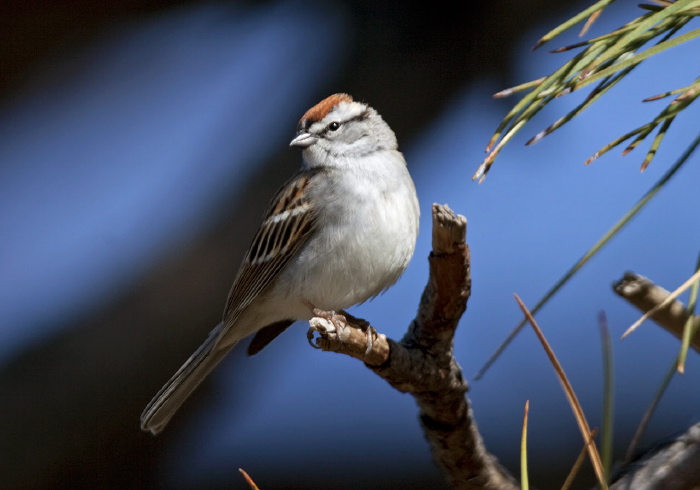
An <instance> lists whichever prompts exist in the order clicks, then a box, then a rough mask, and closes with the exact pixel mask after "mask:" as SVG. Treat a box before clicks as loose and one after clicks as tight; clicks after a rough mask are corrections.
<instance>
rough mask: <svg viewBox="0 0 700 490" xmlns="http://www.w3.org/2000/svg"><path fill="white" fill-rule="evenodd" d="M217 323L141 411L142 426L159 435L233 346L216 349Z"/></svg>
mask: <svg viewBox="0 0 700 490" xmlns="http://www.w3.org/2000/svg"><path fill="white" fill-rule="evenodd" d="M220 327H221V324H219V325H218V326H217V327H216V328H215V329H214V330H212V331H211V333H210V334H209V337H207V340H206V341H205V342H204V343H203V344H202V345H201V346H200V347H199V348H198V349H197V350H196V351H195V353H194V354H192V355H191V356H190V358H189V359H187V361H186V362H185V364H183V365H182V367H181V368H180V369H178V371H177V372H176V373H175V374H174V375H173V377H172V378H170V379H169V380H168V382H167V383H166V384H165V386H163V387H162V388H161V389H160V391H159V392H158V394H156V396H155V397H153V400H151V403H149V404H148V406H147V407H146V409H145V410H144V411H143V413H142V414H141V429H142V430H145V431H151V432H152V433H153V434H158V433H159V432H160V431H161V430H163V428H164V427H165V426H166V425H167V424H168V422H169V421H170V419H171V417H172V416H173V415H174V414H175V412H177V410H178V409H179V408H180V406H181V405H182V404H183V403H184V401H185V400H187V398H188V397H189V396H190V395H191V394H192V392H194V390H195V389H196V388H197V386H199V384H200V383H201V382H202V381H203V380H204V378H206V377H207V375H208V374H209V373H210V372H211V371H212V370H213V369H214V368H215V367H216V365H217V364H219V362H221V360H222V359H223V358H224V356H225V355H226V354H227V353H228V352H229V351H230V350H231V349H232V348H233V347H234V346H235V345H236V342H234V343H233V344H231V345H227V346H226V347H225V348H223V349H216V346H217V340H218V339H219V332H220V330H221V328H220Z"/></svg>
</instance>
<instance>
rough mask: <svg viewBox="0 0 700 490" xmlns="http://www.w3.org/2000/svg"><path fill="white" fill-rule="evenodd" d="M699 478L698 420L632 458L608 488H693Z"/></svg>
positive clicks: (635, 489) (699, 438)
mask: <svg viewBox="0 0 700 490" xmlns="http://www.w3.org/2000/svg"><path fill="white" fill-rule="evenodd" d="M698 482H700V423H697V424H695V425H692V426H690V428H689V429H688V430H687V431H685V432H684V433H683V434H681V435H680V436H678V437H676V438H675V439H672V440H671V441H670V442H667V443H665V444H662V445H660V446H657V447H655V448H654V449H652V450H651V451H649V452H648V453H647V454H645V455H644V456H642V457H641V458H639V459H638V460H637V461H633V462H632V463H630V464H629V465H627V466H626V467H625V468H624V469H623V473H622V474H621V475H620V476H619V478H617V479H616V480H615V483H614V484H613V485H611V486H610V490H631V489H634V490H661V489H664V488H677V489H683V488H687V489H693V488H698V486H697V485H698Z"/></svg>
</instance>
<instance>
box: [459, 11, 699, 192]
mask: <svg viewBox="0 0 700 490" xmlns="http://www.w3.org/2000/svg"><path fill="white" fill-rule="evenodd" d="M614 1H615V0H601V1H599V2H597V3H595V4H594V5H592V6H590V7H589V8H587V9H586V10H584V11H583V12H581V13H579V14H578V15H576V16H574V17H572V18H571V19H569V20H568V21H566V22H565V23H563V24H561V25H560V26H558V27H556V28H555V29H553V30H552V31H550V32H548V33H547V34H545V35H544V36H543V37H542V38H541V39H540V40H539V41H537V43H536V44H535V46H534V47H533V49H537V48H539V47H540V46H542V45H543V44H545V43H547V42H549V41H550V40H552V39H553V38H554V37H556V36H558V35H559V34H561V33H562V32H564V31H566V30H568V29H570V28H571V27H573V26H574V25H576V24H578V23H580V22H582V21H584V20H586V19H588V21H587V22H586V23H585V25H584V27H583V29H582V33H581V35H583V33H585V32H586V31H587V30H588V28H589V27H590V25H591V24H592V23H593V21H595V19H596V18H597V17H598V16H599V15H600V13H601V12H602V11H603V9H604V8H605V7H607V6H608V5H610V4H611V3H613V2H614ZM656 3H658V5H644V4H643V5H640V8H641V9H643V10H644V11H645V12H646V13H644V14H643V15H641V16H639V17H637V18H636V19H634V20H632V21H631V22H628V23H627V24H625V25H624V26H622V27H620V28H618V29H616V30H614V31H612V32H609V33H607V34H604V35H602V36H598V37H596V38H593V39H589V40H587V41H583V42H580V43H577V44H573V45H570V46H565V47H563V48H558V49H555V50H554V51H553V52H554V53H560V52H565V51H569V50H572V49H577V48H583V47H585V49H583V50H582V51H581V52H579V53H578V54H576V55H575V56H574V57H573V58H571V59H570V60H569V61H567V62H566V63H564V64H563V65H562V66H561V67H560V68H558V69H557V70H556V71H554V73H552V74H551V75H549V76H546V77H542V78H539V79H537V80H533V81H531V82H527V83H524V84H521V85H518V86H516V87H513V88H510V89H507V90H504V91H501V92H499V93H497V94H495V95H494V97H506V96H509V95H512V94H514V93H516V92H523V91H526V90H529V92H528V93H527V94H526V95H525V96H524V97H523V98H522V99H521V100H520V101H519V102H518V103H517V104H515V106H514V107H513V108H512V109H511V110H510V112H509V113H508V114H507V115H506V116H505V118H503V121H501V124H500V125H499V126H498V128H497V129H496V131H495V133H494V134H493V136H492V137H491V140H490V141H489V144H488V145H487V147H486V151H487V153H488V155H487V156H486V158H485V159H484V161H483V162H482V163H481V165H480V166H479V168H478V169H477V171H476V173H475V174H474V176H473V177H472V179H473V180H477V179H478V180H479V181H480V182H481V181H483V179H484V178H485V177H486V174H487V173H488V171H489V169H490V168H491V165H492V164H493V162H494V161H495V159H496V157H497V156H498V154H499V153H500V151H501V150H502V149H503V147H504V146H505V145H506V143H508V141H510V140H511V138H512V137H513V136H514V135H515V134H516V133H518V131H520V130H521V129H522V128H523V126H525V124H526V123H527V122H528V121H530V120H531V119H532V118H533V116H534V115H535V114H537V113H538V112H539V111H540V110H541V109H542V108H544V107H545V106H546V105H547V104H549V103H550V102H551V101H553V100H554V99H556V98H558V97H561V96H563V95H566V94H569V93H571V92H574V91H576V90H580V89H582V88H584V87H587V86H588V85H591V84H593V83H596V82H597V85H596V86H595V87H594V88H593V90H592V91H591V92H590V93H589V94H588V96H587V97H586V99H585V100H584V101H583V102H582V103H581V104H579V105H578V106H577V107H575V108H574V109H573V110H572V111H570V112H569V113H568V114H566V115H565V116H563V117H561V118H560V119H558V120H557V121H556V122H554V123H553V124H551V125H550V126H549V127H547V128H546V129H544V130H543V131H540V132H539V133H538V134H537V135H535V136H534V137H533V138H531V139H530V140H529V141H528V142H527V144H528V145H531V144H533V143H536V142H537V141H539V140H541V139H542V138H544V137H545V136H547V135H548V134H551V133H552V132H554V131H555V130H557V129H559V128H560V127H562V126H563V125H564V124H566V123H567V122H569V121H570V120H571V119H573V118H574V117H575V116H577V115H578V114H580V113H581V112H583V111H584V110H585V109H587V108H588V107H590V106H591V105H592V104H593V103H595V102H596V101H598V100H599V99H600V98H601V97H602V96H603V95H604V94H605V93H606V92H608V91H609V90H610V89H611V88H613V87H614V86H615V85H616V84H617V83H618V82H619V81H621V80H622V79H624V78H625V77H626V76H627V75H629V74H630V72H631V71H632V70H634V68H636V67H637V66H638V65H639V64H640V63H642V62H643V61H644V60H646V59H648V58H650V57H652V56H654V55H657V54H659V53H662V52H663V51H665V50H667V49H668V48H672V47H674V46H677V45H679V44H682V43H684V42H687V41H689V40H691V39H694V38H695V37H697V36H699V35H700V29H695V30H692V31H689V32H686V33H684V34H681V35H677V34H678V31H679V30H680V29H681V28H683V27H684V26H685V25H686V24H688V22H690V21H691V20H692V19H693V18H694V17H696V16H698V15H700V0H677V1H675V2H670V1H666V0H661V1H657V2H656ZM652 41H655V44H654V45H653V46H651V47H647V48H646V49H642V48H643V47H644V46H646V45H648V44H649V43H651V42H652ZM671 95H677V97H675V98H674V99H673V101H671V102H670V103H669V104H668V105H667V106H666V107H665V108H664V109H663V110H662V111H661V112H660V113H659V114H658V115H657V116H656V117H655V118H654V119H653V120H651V121H650V122H648V123H646V124H643V125H641V126H639V127H638V128H636V129H634V130H632V131H629V132H628V133H626V134H624V135H622V136H620V137H619V138H617V139H615V140H613V141H612V142H610V143H609V144H607V145H605V146H604V147H603V148H601V149H600V150H598V151H597V152H596V153H594V154H593V156H591V157H590V158H589V159H588V160H587V161H586V164H588V163H590V162H592V161H593V160H595V159H596V158H598V157H599V156H601V155H603V154H604V153H606V152H608V151H609V150H611V149H613V148H615V147H616V146H618V145H620V144H621V143H623V142H625V141H627V140H629V139H631V138H633V137H634V140H633V141H632V142H631V143H630V144H629V145H628V146H627V147H626V148H625V150H624V152H623V155H625V154H627V153H629V152H630V151H632V150H633V149H634V148H636V147H637V145H639V143H641V142H642V141H643V140H644V139H645V138H646V137H647V136H649V135H650V134H651V133H652V132H653V131H654V130H655V129H657V128H658V131H657V133H656V136H655V137H654V139H653V141H652V143H651V147H650V149H649V151H648V152H647V155H646V157H645V158H644V160H643V162H642V170H644V169H645V168H646V167H647V166H648V165H649V163H650V162H651V160H652V159H653V158H654V155H655V154H656V151H657V150H658V148H659V146H660V145H661V142H662V140H663V138H664V136H665V135H666V132H667V131H668V129H669V127H670V125H671V123H672V122H673V120H674V119H675V117H676V116H677V115H678V114H680V113H681V112H682V111H683V110H685V109H686V108H687V107H688V106H689V105H690V104H691V103H692V102H693V101H694V100H695V99H696V98H697V97H698V96H699V95H700V78H697V79H696V80H695V81H694V82H692V83H691V84H689V85H686V86H684V87H681V88H678V89H675V90H671V91H669V92H666V93H663V94H659V95H655V96H652V97H649V98H647V99H645V100H644V102H650V101H654V100H659V99H662V98H665V97H668V96H671Z"/></svg>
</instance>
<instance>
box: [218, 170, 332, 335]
mask: <svg viewBox="0 0 700 490" xmlns="http://www.w3.org/2000/svg"><path fill="white" fill-rule="evenodd" d="M321 171H322V170H321V169H318V168H316V169H308V170H303V171H301V172H299V173H297V174H296V175H295V176H294V177H292V178H291V179H290V180H289V181H288V182H287V183H286V184H285V185H284V186H282V188H281V189H280V190H279V191H278V192H277V194H276V195H275V197H274V198H273V199H272V202H271V204H270V206H269V207H268V209H267V211H266V212H265V215H264V217H263V220H262V223H261V224H260V229H259V230H258V232H257V234H256V235H255V238H253V242H252V243H251V245H250V247H249V249H248V253H247V254H246V256H245V258H244V259H243V263H242V264H241V267H240V269H239V270H238V274H237V275H236V279H235V280H234V282H233V286H231V291H230V292H229V295H228V300H227V301H226V309H225V310H224V327H223V328H222V329H221V332H220V337H219V338H221V337H223V335H224V334H225V333H226V332H227V331H228V329H229V328H230V327H231V325H233V323H234V322H235V321H236V319H237V318H238V316H239V315H240V314H241V312H242V311H243V310H244V309H245V308H247V307H248V306H249V305H250V303H252V301H253V300H254V299H255V298H256V297H258V295H259V294H260V293H261V292H263V291H264V289H265V288H266V287H268V286H269V285H270V284H271V283H272V281H273V280H274V279H275V277H277V275H278V274H279V273H280V271H281V270H282V269H283V268H284V266H285V265H286V264H287V263H288V262H289V260H290V259H291V258H292V257H294V255H295V254H296V253H297V252H298V251H299V249H300V248H301V247H302V246H303V245H304V243H306V241H307V240H308V239H309V237H310V236H311V235H312V233H313V232H314V230H315V229H316V216H315V215H314V211H313V207H312V203H311V202H310V201H309V199H308V193H307V189H308V186H309V185H310V184H311V182H312V180H313V179H314V176H316V175H317V174H318V173H319V172H321Z"/></svg>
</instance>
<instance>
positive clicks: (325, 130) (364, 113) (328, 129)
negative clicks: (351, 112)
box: [320, 110, 369, 136]
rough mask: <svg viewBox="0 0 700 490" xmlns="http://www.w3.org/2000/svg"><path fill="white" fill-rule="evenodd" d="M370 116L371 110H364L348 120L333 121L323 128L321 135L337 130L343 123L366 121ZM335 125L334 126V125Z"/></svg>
mask: <svg viewBox="0 0 700 490" xmlns="http://www.w3.org/2000/svg"><path fill="white" fill-rule="evenodd" d="M368 117H369V111H367V110H364V111H362V112H361V113H360V114H358V115H357V116H355V117H353V118H350V119H348V120H347V121H332V122H330V123H328V124H327V125H326V127H325V128H323V129H322V130H321V133H320V136H324V135H326V134H327V133H329V132H331V131H337V130H338V129H339V128H340V126H342V125H343V124H348V123H351V122H354V121H364V120H365V119H367V118H368ZM332 126H334V128H333V127H332Z"/></svg>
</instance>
